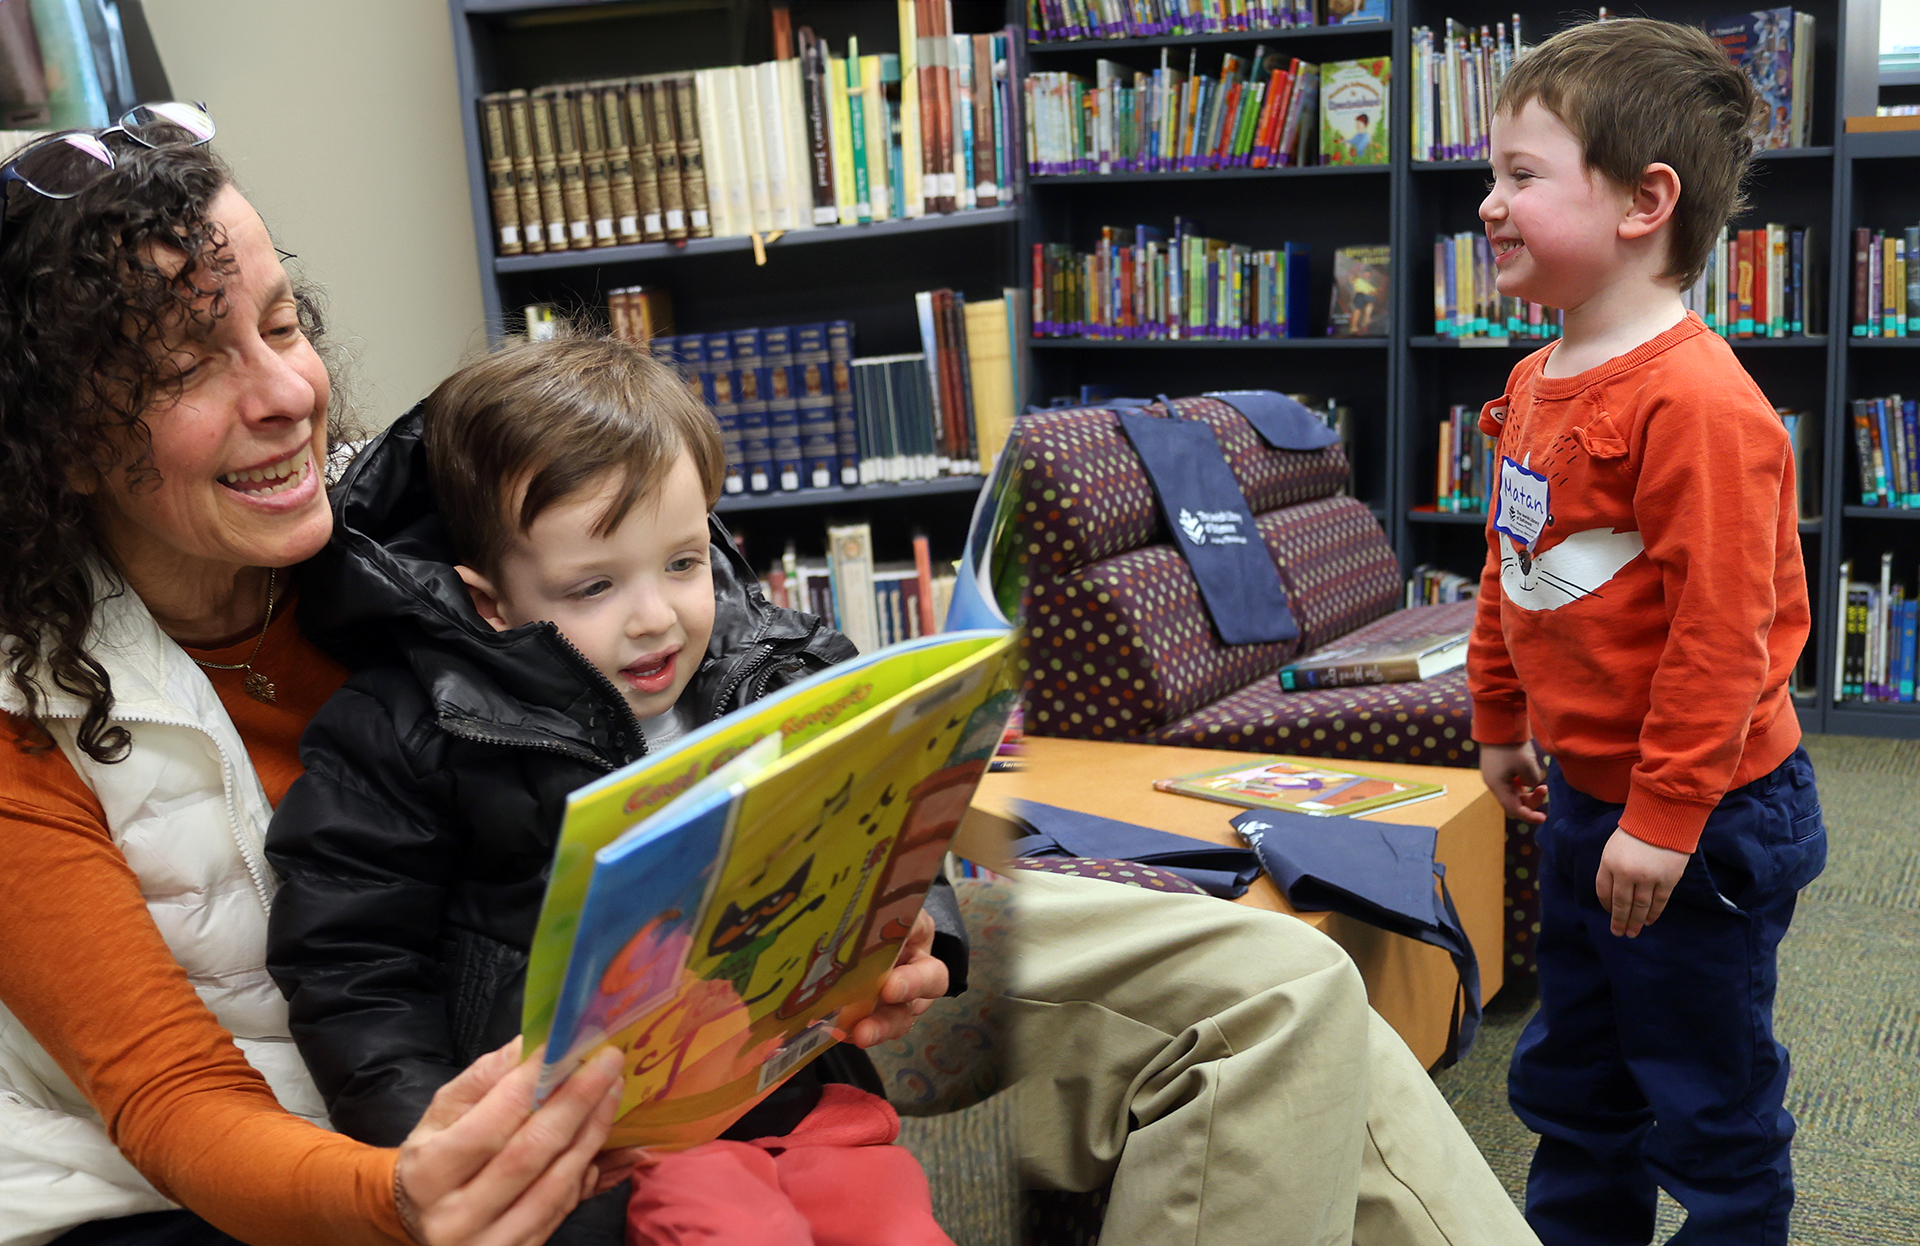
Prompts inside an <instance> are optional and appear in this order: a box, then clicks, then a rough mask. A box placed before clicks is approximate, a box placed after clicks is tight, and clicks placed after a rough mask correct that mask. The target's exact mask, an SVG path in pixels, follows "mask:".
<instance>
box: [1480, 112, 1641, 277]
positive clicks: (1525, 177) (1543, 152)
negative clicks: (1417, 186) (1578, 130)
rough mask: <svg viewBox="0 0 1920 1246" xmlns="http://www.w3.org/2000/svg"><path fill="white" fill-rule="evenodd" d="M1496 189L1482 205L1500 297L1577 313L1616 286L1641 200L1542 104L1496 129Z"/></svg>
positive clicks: (1504, 118) (1498, 119)
mask: <svg viewBox="0 0 1920 1246" xmlns="http://www.w3.org/2000/svg"><path fill="white" fill-rule="evenodd" d="M1491 137H1492V147H1493V184H1492V186H1491V188H1490V189H1489V190H1488V191H1487V197H1486V198H1485V199H1484V200H1482V201H1481V204H1480V219H1481V220H1482V221H1483V222H1485V224H1486V228H1487V239H1488V241H1490V242H1491V243H1492V244H1493V254H1494V264H1495V266H1496V270H1497V271H1496V277H1495V282H1494V284H1495V287H1496V288H1497V289H1498V290H1499V291H1500V293H1502V294H1505V295H1514V296H1517V297H1519V298H1523V299H1528V300H1531V301H1532V302H1535V303H1542V304H1545V305H1546V306H1548V307H1560V308H1574V307H1578V306H1580V305H1581V304H1582V303H1584V302H1586V301H1587V299H1589V298H1590V297H1592V296H1593V294H1595V293H1596V292H1597V291H1599V290H1600V289H1601V288H1603V287H1604V286H1606V285H1607V284H1608V283H1609V281H1611V280H1612V279H1613V278H1615V277H1616V276H1617V275H1618V273H1619V270H1620V267H1621V260H1622V256H1621V250H1620V246H1621V241H1622V238H1621V233H1620V227H1621V224H1622V222H1623V221H1624V220H1625V219H1626V217H1627V215H1628V213H1629V212H1630V211H1631V209H1632V207H1633V201H1634V196H1633V192H1632V191H1630V190H1627V189H1625V188H1623V187H1619V186H1615V185H1613V184H1612V183H1611V182H1609V181H1608V180H1607V179H1606V178H1604V177H1602V176H1600V175H1599V174H1597V173H1594V172H1591V171H1590V170H1588V168H1587V167H1586V162H1585V160H1584V158H1583V157H1582V154H1581V148H1580V140H1579V139H1577V138H1575V137H1574V136H1573V132H1572V131H1570V130H1568V129H1567V127H1566V126H1565V125H1564V124H1563V123H1562V122H1561V121H1560V119H1559V118H1558V117H1556V116H1554V115H1553V114H1552V113H1551V112H1548V111H1547V110H1546V109H1545V108H1542V107H1541V106H1540V104H1539V102H1538V101H1537V100H1529V101H1527V103H1526V104H1524V105H1523V106H1522V107H1521V108H1520V111H1519V112H1518V113H1517V114H1510V113H1504V112H1503V113H1498V114H1496V115H1495V116H1494V118H1493V123H1492V126H1491Z"/></svg>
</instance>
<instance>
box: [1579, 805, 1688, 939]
mask: <svg viewBox="0 0 1920 1246" xmlns="http://www.w3.org/2000/svg"><path fill="white" fill-rule="evenodd" d="M1690 855H1691V854H1690V853H1685V852H1675V851H1674V850H1673V849H1671V848H1661V847H1658V846H1656V845H1654V844H1650V843H1648V842H1647V841H1646V840H1644V839H1635V838H1634V837H1633V836H1631V835H1629V834H1627V833H1626V832H1625V831H1615V832H1614V833H1613V837H1612V838H1611V839H1609V840H1607V847H1606V850H1605V851H1604V852H1602V853H1601V854H1600V872H1599V874H1597V875H1595V876H1594V880H1593V890H1594V894H1595V895H1597V896H1599V897H1600V905H1601V907H1602V908H1607V909H1611V910H1612V911H1613V927H1612V929H1613V933H1614V934H1615V935H1616V936H1619V935H1625V936H1626V937H1627V938H1629V939H1631V938H1634V937H1636V936H1637V935H1639V933H1640V932H1641V931H1642V930H1643V929H1645V928H1646V927H1648V926H1651V925H1653V923H1654V922H1656V921H1658V920H1660V914H1661V913H1663V912H1665V911H1666V908H1667V897H1668V896H1671V895H1672V894H1673V889H1674V887H1675V886H1676V885H1677V884H1678V883H1679V882H1680V875H1681V874H1683V873H1685V872H1686V868H1687V858H1688V857H1689V856H1690Z"/></svg>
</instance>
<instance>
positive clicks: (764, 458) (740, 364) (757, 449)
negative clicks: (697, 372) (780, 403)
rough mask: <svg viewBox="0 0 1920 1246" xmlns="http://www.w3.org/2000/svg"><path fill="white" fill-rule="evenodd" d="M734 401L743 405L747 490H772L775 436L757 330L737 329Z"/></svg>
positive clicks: (742, 449) (762, 347)
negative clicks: (768, 405)
mask: <svg viewBox="0 0 1920 1246" xmlns="http://www.w3.org/2000/svg"><path fill="white" fill-rule="evenodd" d="M732 338H733V400H734V401H735V402H737V403H739V404H740V455H741V458H742V459H743V460H744V461H745V463H746V469H747V489H748V490H749V491H750V492H753V493H766V492H768V491H769V490H771V489H772V488H773V433H772V429H771V428H770V427H769V425H768V422H767V391H766V388H765V387H766V384H767V376H766V364H765V360H764V359H763V357H762V356H763V352H764V350H765V341H764V338H763V336H762V334H761V332H760V330H758V329H735V330H734V331H733V334H732Z"/></svg>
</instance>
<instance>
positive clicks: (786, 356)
mask: <svg viewBox="0 0 1920 1246" xmlns="http://www.w3.org/2000/svg"><path fill="white" fill-rule="evenodd" d="M760 341H761V347H762V353H761V356H760V359H761V363H762V364H763V365H764V366H765V367H766V369H767V376H766V380H765V382H764V383H763V384H762V386H761V392H762V393H763V394H765V395H766V399H767V439H768V441H769V442H770V443H771V445H772V449H773V484H774V488H776V489H780V490H783V491H785V492H792V491H793V490H795V489H798V488H800V487H801V485H802V483H803V482H804V479H805V478H804V476H803V475H802V474H801V463H800V457H801V456H800V395H799V392H798V390H797V389H796V387H795V385H794V377H793V330H792V329H789V328H785V327H782V328H774V329H763V330H762V331H761V335H760Z"/></svg>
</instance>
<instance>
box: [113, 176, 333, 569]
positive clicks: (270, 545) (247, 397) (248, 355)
mask: <svg viewBox="0 0 1920 1246" xmlns="http://www.w3.org/2000/svg"><path fill="white" fill-rule="evenodd" d="M207 216H208V219H209V220H210V221H211V222H212V223H213V224H214V225H215V226H217V227H218V228H219V229H220V230H222V231H224V233H225V238H226V247H225V252H226V255H227V256H228V257H230V258H231V261H232V271H231V272H229V273H227V274H226V275H225V276H224V278H219V279H218V280H220V281H221V284H222V286H223V289H224V305H223V308H222V310H221V314H220V315H219V316H217V317H212V318H209V317H204V316H202V317H196V318H195V319H194V321H193V323H191V324H177V325H174V326H171V327H170V328H169V330H168V336H167V338H166V340H165V341H164V342H163V343H160V344H157V345H156V349H157V350H160V351H163V352H164V353H166V354H167V355H168V356H169V357H170V358H171V359H172V361H173V362H174V363H175V364H176V365H177V366H178V367H179V369H180V371H181V387H180V390H179V393H178V396H177V397H167V398H163V399H161V400H159V401H157V402H156V403H154V404H153V405H152V406H150V407H149V408H148V409H147V410H146V411H145V412H144V413H143V418H144V420H145V422H146V424H147V427H148V429H149V430H150V431H151V441H152V452H151V458H150V463H151V467H152V469H153V470H152V471H151V472H137V473H134V474H133V476H132V478H131V479H130V478H129V473H128V472H127V471H126V470H125V466H126V465H125V463H123V464H121V465H120V466H119V467H116V468H115V469H114V470H112V471H110V472H107V473H105V475H104V476H103V477H102V478H101V479H100V480H99V481H98V482H97V483H96V484H95V485H94V488H93V490H92V492H93V501H94V507H95V516H96V520H97V522H98V524H99V529H100V533H101V536H102V538H103V540H104V541H105V542H106V545H107V548H108V549H109V550H111V551H112V554H113V556H114V559H115V560H116V561H117V562H118V563H119V564H120V566H121V568H122V570H124V571H126V572H127V573H128V574H130V575H132V576H134V577H135V578H137V579H143V578H148V577H155V576H187V577H192V576H197V575H204V574H207V573H210V572H211V573H216V574H218V573H221V572H224V571H227V570H229V569H238V568H245V567H284V566H289V565H291V564H293V563H296V562H300V561H301V560H303V559H305V558H308V557H311V556H312V555H313V554H315V553H316V552H318V551H319V549H320V548H321V546H323V545H325V544H326V541H327V537H328V536H329V534H330V533H331V532H332V530H333V516H332V512H331V511H330V510H329V509H328V506H327V495H326V490H325V488H324V487H323V483H322V471H323V469H324V467H325V465H326V446H327V398H328V393H329V386H328V380H327V370H326V366H325V365H324V364H323V363H322V362H321V361H320V357H319V355H317V354H316V353H315V352H314V348H313V345H312V343H310V342H308V341H307V338H306V334H305V333H304V332H303V331H302V330H301V327H300V316H299V307H298V305H297V304H296V303H295V300H294V294H293V284H292V282H291V281H290V280H289V279H288V276H287V273H286V270H285V269H283V268H282V267H281V265H280V259H279V255H278V253H277V252H276V251H275V250H274V247H273V242H272V239H271V238H270V237H269V236H268V234H267V227H266V225H265V224H264V223H262V222H261V220H260V216H259V214H258V213H256V212H255V211H254V210H253V207H252V206H251V205H250V204H248V203H247V201H246V200H245V199H244V198H243V197H241V195H240V192H239V191H237V190H235V189H234V188H233V187H232V186H228V187H226V188H225V189H224V190H222V191H221V192H220V193H219V195H217V196H216V197H215V198H214V200H213V202H212V204H211V205H209V207H208V211H207ZM160 262H161V264H162V266H163V267H164V266H165V264H166V262H167V261H166V259H165V257H161V259H160ZM174 263H175V264H178V263H179V260H178V259H177V258H176V259H175V260H174ZM213 280H216V278H213V277H212V275H211V274H209V275H208V276H207V279H206V281H207V283H208V284H210V283H211V282H212V281H213ZM212 303H213V299H212V298H211V296H209V297H208V298H206V299H203V300H202V301H201V303H200V304H199V306H198V307H197V308H196V310H197V311H202V312H205V311H209V310H211V307H212ZM155 476H157V477H158V479H157V480H156V479H155V478H154V477H155Z"/></svg>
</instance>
